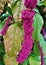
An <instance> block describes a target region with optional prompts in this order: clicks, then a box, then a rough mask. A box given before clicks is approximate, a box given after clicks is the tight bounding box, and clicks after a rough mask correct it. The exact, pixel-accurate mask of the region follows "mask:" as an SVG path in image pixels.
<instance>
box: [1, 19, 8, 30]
mask: <svg viewBox="0 0 46 65" xmlns="http://www.w3.org/2000/svg"><path fill="white" fill-rule="evenodd" d="M6 20H7V18H5V19H4V21H2V22H0V31H1V30H2V28H3V26H4V24H5V22H6Z"/></svg>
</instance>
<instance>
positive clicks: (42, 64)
mask: <svg viewBox="0 0 46 65" xmlns="http://www.w3.org/2000/svg"><path fill="white" fill-rule="evenodd" d="M38 48H39V50H40V55H41V65H44V57H43V56H44V55H43V51H42V48H41V46H40V44H39V43H38Z"/></svg>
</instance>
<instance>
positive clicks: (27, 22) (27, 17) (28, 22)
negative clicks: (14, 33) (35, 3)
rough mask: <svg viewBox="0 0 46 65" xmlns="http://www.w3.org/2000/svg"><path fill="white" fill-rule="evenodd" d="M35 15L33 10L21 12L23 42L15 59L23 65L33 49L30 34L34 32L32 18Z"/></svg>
mask: <svg viewBox="0 0 46 65" xmlns="http://www.w3.org/2000/svg"><path fill="white" fill-rule="evenodd" d="M34 15H35V12H34V10H31V11H29V10H27V9H26V10H24V11H23V12H22V20H23V28H24V42H23V44H22V50H21V52H20V53H19V56H18V57H17V62H19V63H23V62H24V61H25V60H26V59H27V58H28V56H29V54H30V53H31V52H32V47H33V42H34V41H33V38H32V32H33V30H34V28H33V26H32V24H33V17H34Z"/></svg>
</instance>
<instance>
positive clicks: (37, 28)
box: [33, 13, 43, 55]
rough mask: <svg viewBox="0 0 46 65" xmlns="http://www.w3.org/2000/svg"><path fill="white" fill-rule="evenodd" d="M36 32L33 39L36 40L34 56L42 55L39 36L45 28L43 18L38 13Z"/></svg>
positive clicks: (36, 16)
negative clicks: (38, 43)
mask: <svg viewBox="0 0 46 65" xmlns="http://www.w3.org/2000/svg"><path fill="white" fill-rule="evenodd" d="M33 26H34V32H33V39H34V48H33V51H34V54H36V55H40V52H39V49H38V45H37V42H38V41H39V35H40V32H41V29H42V26H43V18H42V16H41V15H40V14H38V13H36V14H35V17H34V23H33Z"/></svg>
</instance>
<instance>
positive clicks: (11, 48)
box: [4, 23, 23, 58]
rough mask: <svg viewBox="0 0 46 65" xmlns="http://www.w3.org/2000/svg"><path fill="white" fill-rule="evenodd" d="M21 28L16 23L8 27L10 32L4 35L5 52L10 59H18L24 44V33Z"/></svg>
mask: <svg viewBox="0 0 46 65" xmlns="http://www.w3.org/2000/svg"><path fill="white" fill-rule="evenodd" d="M21 28H22V27H21ZM21 28H20V27H19V26H18V25H17V23H14V24H12V25H11V26H9V27H8V30H7V32H6V34H5V35H4V45H5V50H6V53H7V54H8V56H9V57H15V58H16V56H17V55H18V54H19V52H20V50H21V47H22V46H21V44H22V42H23V33H22V32H21V31H22V30H21ZM9 42H10V44H9Z"/></svg>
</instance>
